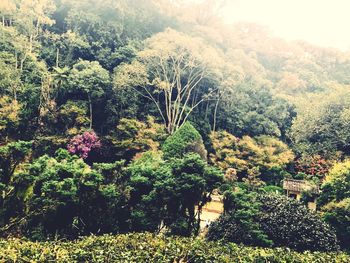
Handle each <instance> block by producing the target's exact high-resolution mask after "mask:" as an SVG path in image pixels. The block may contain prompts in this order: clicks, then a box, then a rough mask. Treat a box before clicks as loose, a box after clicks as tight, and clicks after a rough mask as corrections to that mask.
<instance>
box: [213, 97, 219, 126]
mask: <svg viewBox="0 0 350 263" xmlns="http://www.w3.org/2000/svg"><path fill="white" fill-rule="evenodd" d="M219 102H220V95H219V97H218V100H217V101H216V104H215V109H214V120H213V132H215V130H216V115H217V112H218V106H219Z"/></svg>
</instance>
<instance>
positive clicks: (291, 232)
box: [207, 191, 339, 251]
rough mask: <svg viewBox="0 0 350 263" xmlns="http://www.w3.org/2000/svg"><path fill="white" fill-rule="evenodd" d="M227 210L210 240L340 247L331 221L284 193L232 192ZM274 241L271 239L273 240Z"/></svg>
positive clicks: (307, 247)
mask: <svg viewBox="0 0 350 263" xmlns="http://www.w3.org/2000/svg"><path fill="white" fill-rule="evenodd" d="M224 205H225V210H226V213H225V214H223V215H222V216H221V217H220V218H219V219H218V220H217V221H216V222H214V223H213V224H212V225H211V227H210V228H209V232H208V236H207V237H208V239H209V240H220V239H223V240H225V241H229V242H235V243H243V244H246V245H258V246H269V245H272V244H273V245H274V246H278V247H289V248H292V249H295V250H298V251H305V250H312V251H335V250H338V249H339V247H338V244H337V238H336V236H335V233H334V232H333V231H332V229H331V228H330V227H329V225H328V224H326V223H325V222H323V221H322V219H321V218H320V217H319V216H318V215H317V214H316V213H314V212H312V211H310V210H308V209H307V208H306V207H305V206H304V205H303V204H301V203H300V202H298V201H296V200H292V199H289V198H287V197H284V196H282V195H273V194H270V195H267V194H264V195H255V194H254V193H244V191H240V192H237V191H236V192H229V193H225V200H224ZM269 241H270V242H269Z"/></svg>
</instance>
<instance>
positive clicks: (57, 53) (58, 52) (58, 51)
mask: <svg viewBox="0 0 350 263" xmlns="http://www.w3.org/2000/svg"><path fill="white" fill-rule="evenodd" d="M59 54H60V50H59V49H58V48H57V50H56V68H58V56H59Z"/></svg>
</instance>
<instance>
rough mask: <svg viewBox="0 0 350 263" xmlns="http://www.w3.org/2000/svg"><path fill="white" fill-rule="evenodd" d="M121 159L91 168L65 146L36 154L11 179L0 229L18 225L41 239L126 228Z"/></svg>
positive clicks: (24, 232) (115, 230)
mask: <svg viewBox="0 0 350 263" xmlns="http://www.w3.org/2000/svg"><path fill="white" fill-rule="evenodd" d="M123 165H124V163H123V162H116V163H111V164H103V163H101V164H97V165H94V167H93V168H91V167H90V166H88V165H87V164H85V163H84V161H83V160H82V159H80V158H78V157H77V156H72V155H71V154H69V152H68V151H67V150H63V149H60V150H58V151H57V152H56V155H55V156H54V157H49V156H47V155H44V156H42V157H40V158H38V159H37V160H35V161H34V162H33V163H30V164H28V165H26V166H25V167H23V169H22V170H21V171H19V172H18V173H16V175H15V177H14V179H13V182H12V185H13V187H14V190H13V191H12V193H11V194H10V196H8V198H7V199H6V200H5V207H4V208H5V214H7V215H12V216H11V217H9V218H8V217H6V218H5V219H6V221H5V222H4V223H5V224H4V226H2V228H1V231H2V233H3V234H4V232H5V231H20V232H21V233H22V234H23V235H28V236H29V237H31V238H33V239H44V238H47V237H53V236H57V235H59V236H61V237H66V238H76V237H78V236H80V235H86V234H88V233H89V234H90V233H95V234H97V233H106V232H108V233H118V232H119V231H125V228H126V229H127V226H125V222H126V218H125V216H126V215H127V214H128V212H127V207H126V201H127V195H126V194H125V192H124V191H125V188H124V186H125V180H126V178H125V177H124V176H123V175H122V174H123ZM13 204H16V206H13ZM57 218H60V220H57ZM123 228H124V229H123Z"/></svg>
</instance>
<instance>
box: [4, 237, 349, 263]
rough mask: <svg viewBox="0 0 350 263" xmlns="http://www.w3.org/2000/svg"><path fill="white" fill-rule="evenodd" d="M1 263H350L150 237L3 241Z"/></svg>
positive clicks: (327, 256) (336, 256) (328, 256)
mask: <svg viewBox="0 0 350 263" xmlns="http://www.w3.org/2000/svg"><path fill="white" fill-rule="evenodd" d="M0 261H1V262H38V263H39V262H73V263H74V262H155V263H157V262H159V263H163V262H169V263H170V262H171V263H173V262H191V263H197V262H198V263H199V262H244V263H249V262H320V263H342V262H343V263H346V262H349V261H350V256H349V255H347V254H345V253H321V252H313V253H311V252H304V253H302V254H301V253H297V252H294V251H291V250H289V249H282V248H276V249H266V248H253V247H244V246H238V245H236V244H232V243H228V244H222V243H220V242H208V241H205V240H203V239H198V238H197V239H195V238H183V237H162V236H154V235H152V234H149V233H143V234H127V235H118V236H111V235H104V236H99V237H96V236H89V237H85V238H83V239H80V240H76V241H68V242H67V241H48V242H40V243H38V242H30V241H25V240H21V239H8V240H0Z"/></svg>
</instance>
